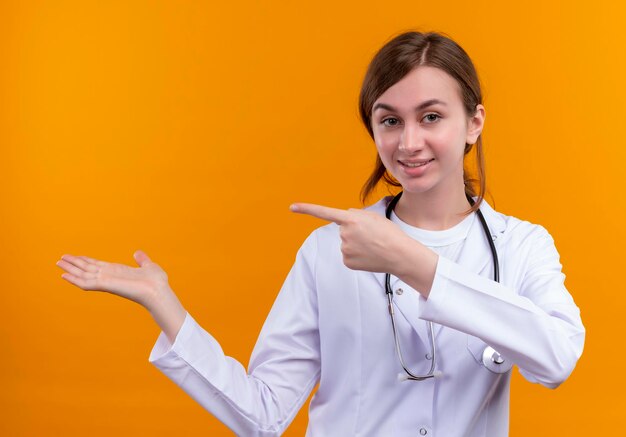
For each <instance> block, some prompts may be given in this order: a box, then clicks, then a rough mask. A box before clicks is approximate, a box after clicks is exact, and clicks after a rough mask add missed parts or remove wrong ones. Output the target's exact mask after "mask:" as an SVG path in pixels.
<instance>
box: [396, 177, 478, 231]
mask: <svg viewBox="0 0 626 437" xmlns="http://www.w3.org/2000/svg"><path fill="white" fill-rule="evenodd" d="M461 188H462V189H461V190H454V192H453V194H452V195H450V194H447V195H446V196H441V195H436V193H407V192H404V193H402V197H401V198H400V200H399V201H398V204H397V205H396V208H395V213H396V215H397V216H398V217H399V218H400V219H401V220H402V221H403V222H405V223H407V224H409V225H411V226H415V227H417V228H420V229H426V230H430V231H442V230H445V229H450V228H451V227H453V226H455V225H457V224H458V223H460V222H461V221H462V220H463V219H464V218H465V217H467V216H466V215H464V214H463V212H464V211H467V209H469V207H470V203H469V202H468V201H467V198H466V197H465V188H464V187H461Z"/></svg>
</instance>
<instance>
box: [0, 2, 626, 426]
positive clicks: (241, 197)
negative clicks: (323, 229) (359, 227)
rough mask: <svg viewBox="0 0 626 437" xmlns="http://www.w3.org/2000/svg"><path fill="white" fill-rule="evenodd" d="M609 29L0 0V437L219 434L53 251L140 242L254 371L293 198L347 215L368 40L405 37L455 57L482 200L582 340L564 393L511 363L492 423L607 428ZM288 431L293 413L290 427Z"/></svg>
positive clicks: (297, 236) (618, 110)
mask: <svg viewBox="0 0 626 437" xmlns="http://www.w3.org/2000/svg"><path fill="white" fill-rule="evenodd" d="M620 4H621V6H620ZM625 22H626V9H625V7H624V3H623V2H615V1H610V0H596V1H593V2H587V1H585V2H572V1H554V2H544V1H536V0H534V1H530V2H515V3H508V2H507V3H506V4H503V3H502V2H496V1H493V2H487V1H475V2H468V1H451V0H448V1H446V2H426V1H415V0H411V1H404V0H398V1H394V2H379V1H363V0H360V1H350V2H337V1H334V0H330V1H329V0H324V1H319V0H318V1H315V2H310V3H306V4H305V3H303V2H295V1H291V2H290V1H285V0H283V1H280V0H276V1H265V2H253V1H248V2H208V1H207V2H199V1H194V2H186V1H185V2H183V1H177V2H167V1H161V2H156V1H130V2H129V1H115V2H113V1H107V2H96V1H54V2H44V1H3V2H1V3H0V147H1V152H2V154H1V158H0V175H1V176H0V177H1V178H2V183H1V184H0V200H1V207H0V220H1V224H2V232H1V234H0V235H1V237H0V238H1V240H0V243H1V245H0V247H1V248H2V250H1V251H0V257H1V259H0V266H1V267H0V268H1V269H2V275H1V278H2V285H1V291H0V293H1V294H0V329H1V331H0V334H1V337H0V338H1V339H2V351H1V352H0V387H2V388H1V389H0V419H1V420H0V434H1V435H7V436H9V435H10V436H32V435H63V436H82V435H91V436H98V435H102V436H109V435H117V436H131V435H148V433H149V434H150V435H163V436H165V435H168V436H169V435H212V436H218V435H231V433H230V431H228V430H227V428H225V427H224V426H223V425H222V424H221V423H220V422H218V421H217V420H216V419H214V418H213V417H212V416H211V415H209V414H208V413H207V412H205V411H204V410H203V409H202V408H201V407H200V406H199V405H197V404H196V403H195V402H194V401H193V400H192V399H191V398H189V397H188V396H187V395H186V394H185V393H184V392H183V391H182V390H181V389H179V388H178V387H177V386H175V385H174V384H173V383H172V382H170V381H169V380H168V379H167V378H166V377H165V376H164V375H162V374H161V373H160V372H159V371H158V370H157V369H156V368H154V367H153V366H152V365H150V364H149V363H148V354H149V352H150V349H151V348H152V345H153V343H154V341H155V340H156V338H157V335H158V333H159V330H158V327H157V326H156V324H155V323H154V322H153V320H152V319H151V318H150V316H149V315H148V313H147V312H146V311H144V310H143V309H142V308H141V307H139V306H138V305H136V304H133V303H130V302H127V301H123V300H122V299H121V298H116V297H114V296H111V295H109V294H104V293H96V292H84V291H82V290H80V289H78V288H76V287H73V286H72V285H70V284H69V283H67V282H65V281H64V280H62V279H61V273H62V271H61V269H59V268H58V267H57V266H56V265H55V262H56V261H57V260H58V259H59V258H60V257H61V255H63V254H65V253H70V254H74V255H88V256H92V257H96V258H99V259H104V260H107V261H113V262H122V263H126V264H129V265H133V266H134V265H135V264H134V261H133V259H132V254H133V252H134V251H135V250H137V249H142V250H144V251H146V253H148V255H149V256H151V257H152V259H153V260H154V261H155V262H157V263H159V264H160V265H161V266H162V267H163V268H164V269H165V270H166V271H167V272H168V274H169V277H170V284H171V286H172V288H173V289H174V290H175V291H176V292H177V294H178V295H179V297H180V299H181V300H182V302H183V304H184V305H185V307H186V308H187V309H188V310H189V311H190V313H192V314H193V316H194V317H195V318H196V319H197V320H198V321H199V322H200V323H201V324H202V326H204V327H205V328H206V329H207V330H208V331H209V332H211V333H212V334H213V335H215V337H216V338H217V339H219V341H220V342H221V344H222V346H223V348H224V349H225V351H226V352H227V353H228V354H229V355H231V356H233V357H235V358H237V359H239V360H240V361H242V362H243V363H244V364H246V365H247V362H248V358H249V354H250V352H251V350H252V347H253V345H254V343H255V340H256V336H257V334H258V331H259V329H260V327H261V325H262V323H263V321H264V319H265V316H266V314H267V312H268V310H269V308H270V306H271V304H272V302H273V300H274V298H275V295H276V293H277V291H278V290H279V288H280V286H281V284H282V281H283V279H284V278H285V276H286V274H287V272H288V270H289V268H290V267H291V264H292V262H293V260H294V256H295V253H296V250H297V249H298V247H299V246H300V244H301V243H302V241H303V240H304V238H305V237H306V236H307V235H308V233H309V232H310V231H311V230H312V229H314V228H315V227H317V226H320V225H322V224H323V223H322V222H319V221H317V220H315V219H313V218H308V217H303V216H296V215H293V214H291V213H290V212H289V211H288V206H289V204H290V203H292V202H295V201H306V202H317V203H322V204H326V205H330V206H335V207H341V208H349V207H358V206H359V201H358V193H359V189H360V186H361V184H362V183H363V181H364V179H365V178H366V176H367V175H368V172H369V170H370V168H371V166H372V163H373V159H374V156H375V151H374V146H373V143H372V141H371V140H370V139H369V137H368V136H367V134H366V132H365V129H364V128H363V127H362V126H361V124H360V122H359V119H358V112H357V100H358V92H359V87H360V84H361V80H362V77H363V74H364V73H365V68H366V66H367V64H368V62H369V61H370V59H371V57H372V56H373V54H374V53H375V51H376V50H377V49H378V48H379V47H380V46H381V45H382V44H384V42H386V41H387V40H388V39H389V38H390V37H392V36H393V35H395V34H397V33H399V32H401V31H404V30H410V29H417V30H438V31H443V32H446V33H447V34H449V35H450V36H451V37H453V38H454V39H456V40H457V41H458V42H459V43H460V44H461V45H462V46H463V47H464V48H465V49H466V50H467V51H468V52H469V54H470V56H471V57H472V59H473V60H474V62H475V64H476V67H477V69H478V71H479V75H480V77H481V80H482V83H483V86H484V95H485V106H486V108H487V118H486V128H485V131H484V140H485V144H486V148H487V160H488V167H487V171H488V180H487V182H488V186H489V188H490V192H491V194H492V195H493V198H494V199H495V206H496V208H497V209H499V210H500V211H502V212H504V213H506V214H511V215H515V216H517V217H520V218H523V219H526V220H529V221H532V222H535V223H540V224H542V225H544V226H545V227H546V228H547V229H548V230H549V231H550V232H551V233H552V235H553V236H554V238H555V240H556V244H557V248H558V249H559V251H560V253H561V258H562V262H563V264H564V272H565V273H566V275H567V280H566V285H567V286H568V288H569V290H570V291H571V293H572V295H573V296H574V298H575V300H576V302H577V303H578V305H579V307H580V308H581V311H582V317H583V322H584V324H585V326H586V328H587V342H586V345H585V351H584V354H583V357H582V359H581V360H580V362H579V364H578V367H577V369H576V370H575V372H574V373H573V375H572V376H571V377H570V379H569V380H568V381H567V382H566V383H565V384H564V385H562V386H561V387H560V388H558V389H557V390H555V391H551V390H548V389H546V388H543V387H541V386H538V385H534V384H530V383H528V382H526V381H525V380H523V378H522V377H521V376H520V375H519V374H518V373H517V372H515V376H514V381H513V388H512V396H511V397H512V400H511V430H512V432H511V435H512V436H524V435H535V436H537V435H540V436H553V435H586V434H589V433H591V434H592V435H615V431H614V430H615V429H623V427H624V426H625V422H624V419H622V417H623V411H624V409H625V407H626V405H625V404H626V401H625V399H626V398H625V396H624V391H625V390H626V383H625V380H624V379H625V378H624V372H623V370H622V367H623V364H624V355H625V354H624V346H623V338H624V333H623V331H624V330H623V329H622V326H621V322H623V321H624V306H625V305H624V304H625V302H626V297H625V294H624V287H623V274H624V271H625V267H624V262H623V260H624V256H623V254H622V253H623V251H622V247H623V246H624V243H625V242H626V238H625V231H624V227H623V225H624V219H623V217H624V215H625V212H626V202H625V196H624V194H623V193H624V191H623V190H624V186H625V184H624V182H623V179H622V178H623V177H624V175H625V172H624V170H623V163H624V160H625V158H626V148H625V147H624V121H623V118H624V102H625V101H626V90H625V85H624V79H623V75H624V71H625V68H624V67H625V65H624V64H625V61H624V52H623V47H624V44H625V43H626V37H624V33H623V28H624V23H625ZM379 194H382V193H379ZM372 200H375V199H372ZM488 200H491V198H489V197H488ZM305 426H306V409H304V410H303V411H302V412H301V413H300V415H299V416H298V418H297V419H296V421H295V422H294V424H293V425H292V426H291V428H290V429H289V430H288V431H287V433H286V434H285V435H288V436H301V435H303V434H304V429H305Z"/></svg>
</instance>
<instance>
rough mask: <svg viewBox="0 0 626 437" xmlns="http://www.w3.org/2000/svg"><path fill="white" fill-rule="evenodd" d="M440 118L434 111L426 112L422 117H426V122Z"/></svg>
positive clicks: (432, 121)
mask: <svg viewBox="0 0 626 437" xmlns="http://www.w3.org/2000/svg"><path fill="white" fill-rule="evenodd" d="M440 118H441V116H440V115H439V114H435V113H434V112H431V113H430V114H426V115H425V116H424V119H426V120H427V121H428V123H434V122H436V121H437V120H439V119H440Z"/></svg>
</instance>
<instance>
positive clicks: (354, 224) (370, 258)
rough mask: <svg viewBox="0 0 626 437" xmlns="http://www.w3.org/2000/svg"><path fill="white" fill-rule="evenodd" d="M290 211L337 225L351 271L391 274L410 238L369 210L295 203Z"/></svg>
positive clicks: (346, 262)
mask: <svg viewBox="0 0 626 437" xmlns="http://www.w3.org/2000/svg"><path fill="white" fill-rule="evenodd" d="M290 209H291V211H293V212H297V213H300V214H308V215H311V216H313V217H317V218H321V219H323V220H328V221H332V222H335V223H336V224H338V225H339V235H340V236H341V252H342V254H343V263H344V264H345V265H346V267H348V268H350V269H353V270H366V271H370V272H389V273H394V271H395V270H396V268H397V267H398V265H399V261H400V259H398V258H399V257H398V255H399V253H400V252H401V251H400V248H401V247H402V245H403V244H405V243H406V242H407V239H410V237H408V236H407V235H406V234H405V233H404V232H402V230H401V229H400V228H399V227H398V226H397V225H396V224H395V223H392V222H391V221H390V220H387V219H386V218H385V217H383V216H381V215H379V214H377V213H375V212H372V211H364V210H362V209H354V208H351V209H349V210H343V209H337V208H329V207H327V206H322V205H314V204H310V203H294V204H293V205H291V207H290ZM413 243H415V242H414V241H413Z"/></svg>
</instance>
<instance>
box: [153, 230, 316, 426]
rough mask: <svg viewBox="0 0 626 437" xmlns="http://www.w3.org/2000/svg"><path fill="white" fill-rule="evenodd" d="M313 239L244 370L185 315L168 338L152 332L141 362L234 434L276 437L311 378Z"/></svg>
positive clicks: (299, 403) (295, 409)
mask: <svg viewBox="0 0 626 437" xmlns="http://www.w3.org/2000/svg"><path fill="white" fill-rule="evenodd" d="M316 247H317V246H316V241H315V236H314V235H313V234H312V235H311V236H309V238H307V240H306V241H305V243H304V244H303V245H302V247H301V248H300V250H299V251H298V254H297V255H296V261H295V263H294V265H293V267H292V268H291V270H290V272H289V274H288V275H287V278H286V279H285V282H284V284H283V286H282V288H281V290H280V293H279V294H278V297H277V298H276V301H275V302H274V305H273V307H272V309H271V311H270V313H269V315H268V317H267V319H266V321H265V324H264V325H263V328H262V330H261V333H260V335H259V338H258V340H257V343H256V345H255V348H254V350H253V352H252V356H251V359H250V366H249V371H248V372H246V370H245V368H244V367H243V366H242V365H241V364H240V363H239V362H238V361H237V360H235V359H233V358H231V357H228V356H226V355H225V354H224V352H223V351H222V348H221V347H220V345H219V343H218V342H217V341H216V340H215V338H213V337H212V336H211V335H210V334H209V333H208V332H206V331H205V330H204V329H202V328H201V327H200V326H199V325H198V324H197V323H196V322H195V320H194V319H193V318H192V317H191V316H190V315H189V314H187V315H186V318H185V321H184V322H183V325H182V327H181V329H180V331H179V333H178V335H177V336H176V339H175V341H174V343H173V344H170V343H169V341H168V339H167V337H166V336H165V334H164V333H163V332H161V334H160V335H159V338H158V339H157V342H156V344H155V345H154V348H153V350H152V352H151V354H150V358H149V361H150V362H151V363H152V364H154V365H155V366H156V367H157V368H158V369H159V370H161V371H162V372H163V373H164V374H165V375H167V376H168V377H169V378H170V379H171V380H172V381H174V382H175V383H176V384H177V385H179V386H180V387H181V388H182V389H183V390H184V391H185V392H187V393H188V394H189V395H190V396H191V397H192V398H194V399H195V400H196V401H197V402H198V403H200V404H201V405H202V406H203V407H204V408H205V409H207V410H208V411H209V412H211V413H212V414H213V415H214V416H215V417H217V418H218V419H219V420H220V421H222V422H223V423H224V424H225V425H226V426H228V427H229V428H230V429H231V430H232V431H233V432H235V433H236V434H237V435H240V436H278V435H281V434H282V432H283V431H284V430H285V428H286V427H287V426H288V425H289V423H291V421H292V420H293V418H294V416H295V415H296V413H297V412H298V410H299V409H300V407H301V406H302V404H303V403H304V402H305V401H306V399H307V398H308V395H309V394H310V392H311V390H312V389H313V387H314V386H315V384H316V383H317V381H318V379H319V372H320V358H319V355H320V353H319V336H318V327H317V320H318V318H317V298H316V292H315V286H314V280H313V278H314V274H313V271H312V270H313V268H314V260H315V256H316V251H317V249H316Z"/></svg>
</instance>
